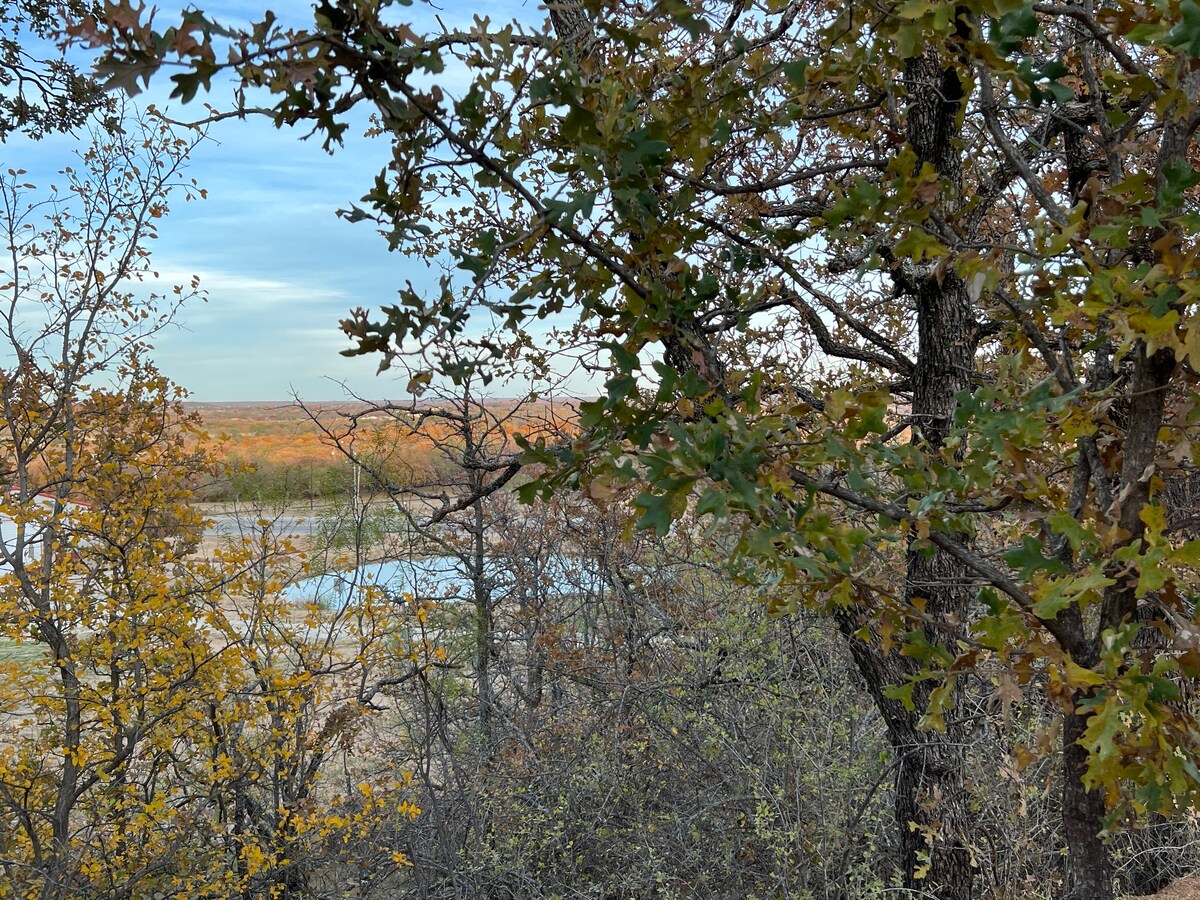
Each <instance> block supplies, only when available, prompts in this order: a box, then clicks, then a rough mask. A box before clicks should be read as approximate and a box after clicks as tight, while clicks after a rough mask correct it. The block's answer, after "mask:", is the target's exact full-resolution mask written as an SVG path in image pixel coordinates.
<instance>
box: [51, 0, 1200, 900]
mask: <svg viewBox="0 0 1200 900" xmlns="http://www.w3.org/2000/svg"><path fill="white" fill-rule="evenodd" d="M390 6H391V4H389V3H386V2H367V3H363V2H355V3H350V2H333V0H327V2H324V3H321V4H318V6H317V7H316V10H315V16H314V19H313V22H312V24H311V26H309V27H306V28H294V29H293V28H286V27H284V26H283V25H281V24H280V23H278V22H277V21H276V20H275V19H274V18H273V17H271V16H267V17H266V18H264V19H263V20H262V21H260V22H259V23H257V24H256V25H255V26H254V27H253V28H248V29H240V28H236V27H228V26H224V25H221V24H219V23H216V22H214V21H212V20H211V19H210V18H209V17H207V16H206V15H205V14H204V13H202V12H197V11H192V12H188V13H186V14H185V15H184V17H183V19H182V20H181V22H180V24H179V25H177V26H174V27H171V28H167V29H165V30H159V29H160V26H159V25H157V24H152V23H150V22H149V21H148V20H146V19H145V17H144V16H141V15H139V14H138V13H137V12H136V11H135V10H130V8H129V5H128V4H127V3H126V4H118V5H117V6H116V7H114V9H115V10H116V12H114V13H113V14H112V15H111V16H110V18H109V19H108V21H107V22H100V21H97V20H93V19H89V20H85V21H84V22H83V23H82V24H81V25H80V26H79V27H78V28H77V29H75V31H74V33H75V34H76V35H78V36H81V37H84V38H86V39H87V40H88V41H90V42H91V43H92V44H93V46H96V47H98V48H100V50H101V57H100V61H99V63H98V66H99V70H100V71H101V72H103V73H105V74H106V75H108V76H110V77H112V79H113V80H114V81H115V82H116V83H120V84H124V85H126V86H135V85H136V84H137V82H138V80H139V79H143V78H147V79H148V78H150V77H152V76H153V74H154V72H155V71H156V70H157V69H158V68H159V67H160V66H161V65H162V63H163V62H164V61H166V60H167V59H171V60H172V61H181V62H182V63H183V69H182V71H179V72H178V73H177V74H174V75H172V79H173V81H174V83H175V85H176V90H175V92H176V95H177V96H179V97H180V98H181V99H183V100H185V101H186V100H190V99H192V97H194V96H195V94H196V93H197V92H198V91H199V90H200V89H201V88H207V87H208V86H209V85H210V84H212V83H213V80H214V78H215V76H216V75H217V74H218V73H225V72H228V73H232V74H233V75H234V77H235V78H236V79H237V83H238V89H237V91H236V93H235V95H234V96H233V97H232V98H231V101H232V106H231V107H230V108H229V109H228V110H227V111H226V112H224V113H221V114H219V115H240V114H243V113H244V112H245V111H246V110H247V109H257V110H259V111H262V112H265V113H267V114H268V115H271V116H272V117H274V119H275V121H276V122H277V123H278V124H280V125H283V124H304V125H305V126H308V127H311V128H314V129H315V130H316V131H317V132H319V133H321V134H322V135H324V136H325V138H326V140H327V144H328V145H329V146H332V145H335V144H336V143H337V142H338V141H340V140H341V138H342V137H343V135H344V133H345V130H346V128H347V127H348V124H349V119H348V114H349V113H350V111H351V110H354V109H357V108H362V107H366V108H368V109H369V110H370V111H371V112H372V114H373V115H374V116H375V122H376V131H377V133H379V134H380V135H382V136H384V137H386V138H387V139H388V140H390V141H391V143H392V148H391V149H392V153H391V160H390V162H389V163H388V166H387V167H386V168H385V169H384V171H382V172H381V173H380V175H379V177H378V178H377V179H376V180H375V182H374V184H373V185H372V186H371V187H370V189H369V190H368V192H367V193H366V194H365V195H364V197H363V200H362V201H361V205H354V206H352V207H351V208H350V209H349V210H347V211H345V213H344V215H346V216H347V217H348V218H350V219H351V220H368V221H370V222H373V223H374V224H376V225H377V227H379V228H380V229H381V230H382V231H383V232H384V233H385V235H386V237H387V239H388V240H389V241H390V242H391V244H392V246H393V247H395V248H398V249H403V250H406V251H408V252H411V253H413V254H414V255H415V256H417V257H424V258H426V259H434V258H438V257H440V256H442V255H450V256H452V257H454V258H455V259H456V260H457V263H458V270H459V272H461V276H458V277H454V278H451V277H447V278H445V279H444V280H443V282H442V286H441V289H440V291H438V290H435V291H433V292H431V293H422V292H420V291H418V290H416V289H414V288H413V287H412V286H411V285H410V286H409V287H407V288H405V289H403V290H401V291H400V295H399V301H398V302H397V303H396V304H395V305H393V306H388V307H384V308H383V309H381V310H380V311H378V312H377V313H371V312H368V311H361V310H360V311H356V312H355V313H353V314H352V315H351V316H350V317H349V318H348V319H347V321H346V322H345V323H344V326H343V327H344V329H345V330H346V332H347V333H348V334H349V335H350V336H351V337H352V338H353V339H354V340H355V342H356V351H357V352H361V353H370V354H379V355H381V356H382V359H383V360H384V362H385V363H387V362H388V361H389V360H392V359H394V358H396V357H398V356H401V355H403V354H405V353H406V352H408V351H410V350H412V349H413V348H414V346H419V345H420V344H421V342H426V345H428V343H429V342H434V341H436V340H438V339H439V336H443V335H454V334H458V333H461V332H463V330H464V329H465V328H466V327H467V323H468V322H469V321H471V317H472V315H474V314H477V313H479V312H480V311H486V312H488V313H490V314H492V315H494V316H497V317H499V318H500V320H502V321H503V322H505V323H506V325H507V327H508V328H509V329H511V330H515V331H518V332H520V331H522V330H523V329H526V328H528V327H529V326H530V324H531V323H534V322H536V321H537V320H538V319H542V318H545V317H548V316H555V315H557V314H559V313H562V312H564V311H567V312H569V313H570V314H571V315H572V316H574V317H575V318H576V320H577V322H578V325H577V330H576V332H575V335H574V340H576V341H577V342H582V343H585V344H587V345H588V346H589V347H590V348H591V350H592V351H593V355H592V356H591V357H589V359H590V360H591V362H592V364H593V365H594V366H595V368H596V371H597V372H598V373H599V377H600V378H601V379H602V381H603V388H602V391H601V396H600V397H599V399H596V400H595V401H592V402H588V403H585V404H583V406H582V415H581V418H580V425H581V427H582V428H583V429H584V432H583V434H582V435H581V436H580V437H579V438H577V439H575V440H573V441H571V442H569V443H568V444H566V445H563V446H557V447H551V446H538V445H531V446H530V448H529V458H530V459H533V460H537V461H538V462H541V463H544V464H546V465H548V466H549V467H550V473H551V474H549V475H547V476H546V477H545V478H543V479H542V480H541V481H540V482H538V483H535V484H534V485H532V486H531V487H530V488H529V489H528V490H529V492H530V493H535V492H536V491H538V490H539V488H540V489H541V490H543V491H553V490H556V489H561V488H562V487H564V486H568V487H576V486H588V489H589V490H590V491H592V492H593V493H597V492H603V491H606V490H612V489H613V486H616V485H619V484H621V483H624V482H628V481H631V480H632V481H635V482H637V483H639V484H641V485H642V486H643V491H642V493H641V495H640V497H639V499H638V501H637V504H638V508H639V509H640V523H641V525H642V526H644V527H646V528H653V529H655V530H657V531H659V532H660V533H667V532H669V531H670V529H671V528H672V523H673V522H674V521H675V520H676V519H678V518H679V517H680V516H681V515H682V514H683V513H684V512H685V510H687V509H689V508H694V509H695V510H696V511H697V512H698V513H700V514H701V515H702V516H707V517H710V518H711V519H713V520H716V521H719V522H721V523H727V524H728V525H729V526H730V527H734V528H736V529H738V530H739V532H740V541H739V547H738V553H737V554H736V556H735V559H734V561H733V562H734V564H736V565H738V566H741V567H742V571H743V574H744V576H745V577H748V578H755V579H757V580H759V581H762V582H770V581H772V580H783V581H787V582H789V583H791V584H793V585H797V586H799V587H801V588H802V589H801V590H800V591H799V592H798V594H797V596H801V597H803V598H804V600H805V602H806V603H808V604H810V605H812V606H814V607H817V608H821V609H824V610H827V611H829V612H830V613H831V614H832V615H833V616H834V617H835V618H836V619H837V620H838V622H839V623H840V625H841V626H842V628H843V630H844V631H845V632H846V633H847V635H849V636H850V637H851V638H852V644H851V646H852V648H853V650H854V653H855V656H856V658H857V660H858V665H859V670H860V672H861V673H862V675H863V677H864V679H865V681H866V683H867V684H868V686H869V687H870V689H871V691H872V693H873V694H874V696H875V699H876V704H877V706H878V709H879V711H880V713H881V714H882V716H883V718H884V720H885V721H886V723H887V726H888V731H889V735H890V738H891V741H892V743H893V747H894V750H895V752H896V753H897V754H898V756H899V758H900V760H901V762H900V766H899V775H898V779H897V785H896V798H897V809H896V811H897V816H898V825H899V828H900V831H901V835H902V836H901V843H902V859H901V865H902V866H903V869H904V872H905V874H906V881H907V884H908V885H909V886H910V887H918V886H924V887H927V888H928V889H930V890H932V891H933V892H934V893H935V894H936V895H937V896H939V897H944V898H952V897H967V896H970V894H971V890H972V887H971V885H972V872H973V865H972V858H973V854H974V853H975V851H976V848H977V836H975V835H973V834H972V822H971V817H970V816H969V815H968V812H967V810H968V805H967V796H966V790H967V789H966V786H965V784H964V777H963V776H964V773H963V756H962V750H961V747H962V744H963V741H964V738H965V737H966V735H967V734H968V732H969V728H970V725H969V723H968V722H966V721H965V720H964V718H963V717H962V716H961V715H960V713H959V711H958V709H957V708H956V704H955V701H956V698H957V697H958V696H959V695H960V693H961V691H962V690H963V689H964V685H966V684H967V683H968V682H969V681H971V679H972V678H975V677H976V676H978V678H979V679H980V680H983V681H985V682H986V680H987V679H990V678H992V677H997V676H995V675H994V673H996V672H998V671H1002V672H1005V673H1007V675H1006V677H1008V678H1010V679H1012V681H1011V683H1013V684H1019V685H1023V686H1025V688H1026V690H1028V691H1029V692H1030V693H1031V695H1033V694H1039V693H1040V694H1042V695H1044V696H1045V697H1046V698H1047V699H1048V700H1049V701H1050V702H1052V703H1054V704H1057V706H1058V708H1059V709H1060V710H1061V713H1062V766H1063V778H1062V784H1063V797H1062V810H1063V838H1064V841H1065V844H1066V847H1065V849H1066V855H1065V870H1064V878H1065V883H1066V888H1065V890H1066V896H1067V897H1069V898H1104V897H1109V896H1111V894H1112V886H1111V883H1110V882H1111V877H1110V876H1111V871H1110V866H1109V864H1108V862H1107V860H1108V856H1107V851H1106V846H1105V843H1104V840H1103V832H1104V830H1105V829H1106V828H1110V827H1112V826H1113V825H1115V824H1116V823H1119V822H1121V821H1125V820H1135V819H1137V818H1138V817H1142V816H1146V815H1149V814H1152V813H1161V814H1164V815H1174V814H1177V813H1178V812H1179V811H1180V810H1181V809H1183V808H1185V807H1188V806H1191V805H1193V804H1194V802H1195V801H1196V799H1197V795H1198V792H1200V768H1198V767H1197V764H1196V756H1197V749H1198V741H1200V727H1198V723H1197V721H1196V718H1195V715H1194V713H1193V711H1192V710H1191V709H1190V708H1189V707H1188V705H1187V704H1186V703H1183V702H1181V701H1180V698H1181V688H1180V684H1181V683H1186V682H1188V681H1189V680H1191V679H1193V678H1194V677H1195V676H1196V675H1197V674H1200V645H1198V644H1197V640H1198V639H1197V634H1198V633H1200V629H1197V628H1196V626H1195V616H1196V605H1195V601H1194V597H1195V590H1196V580H1197V574H1198V573H1197V570H1196V563H1197V548H1198V547H1200V545H1198V544H1197V543H1196V541H1195V539H1193V538H1192V537H1191V531H1190V516H1189V515H1188V511H1187V510H1186V509H1181V508H1179V506H1178V505H1176V504H1172V503H1171V502H1170V500H1169V497H1170V495H1171V488H1172V486H1173V485H1176V486H1177V485H1180V484H1186V483H1187V482H1188V480H1189V479H1190V478H1191V477H1192V475H1191V473H1192V471H1193V465H1194V459H1193V450H1192V444H1191V437H1192V433H1193V429H1194V423H1195V419H1196V415H1197V412H1196V404H1195V402H1194V398H1195V392H1194V389H1193V386H1194V383H1195V379H1196V369H1197V353H1198V352H1200V351H1198V350H1197V347H1198V346H1200V345H1198V344H1197V340H1198V336H1200V329H1197V328H1196V327H1195V325H1194V323H1193V322H1192V318H1193V315H1192V307H1193V303H1194V302H1195V301H1194V298H1195V294H1196V280H1195V255H1196V250H1197V244H1196V239H1195V234H1196V230H1197V220H1196V206H1195V198H1196V192H1195V187H1196V185H1197V183H1198V182H1200V175H1197V171H1196V168H1195V166H1194V162H1195V158H1196V147H1195V143H1194V134H1195V130H1196V127H1197V125H1198V124H1200V67H1197V65H1196V59H1197V58H1198V57H1200V7H1197V6H1196V4H1195V3H1194V2H1192V0H1180V2H1174V0H1171V2H1164V3H1161V4H1156V5H1145V4H1141V3H1135V2H1131V0H1114V2H1112V3H1109V4H1107V5H1105V6H1103V7H1096V6H1094V5H1093V4H1090V3H1052V2H1032V0H1031V2H1020V0H956V2H941V0H887V2H872V3H868V4H845V3H825V2H819V0H811V2H788V0H763V2H757V3H744V2H740V0H739V2H730V3H724V2H715V0H714V2H705V3H691V4H688V3H682V2H674V0H663V2H658V3H654V4H641V3H632V2H619V0H614V2H601V0H595V2H567V0H563V2H561V3H555V4H551V6H550V9H549V21H548V22H546V23H545V24H543V25H541V26H539V27H535V28H522V27H520V26H517V25H512V26H497V25H495V24H493V23H492V22H490V21H488V20H486V19H478V20H476V21H475V23H474V24H473V25H472V26H470V27H469V28H464V29H462V30H443V31H442V32H440V33H433V34H426V35H421V34H418V33H417V32H416V31H415V30H414V29H413V28H412V27H410V26H408V25H404V24H401V23H399V22H398V21H397V19H396V17H395V16H394V15H393V13H392V11H391V10H390V8H389V7H390ZM451 60H453V61H454V63H455V65H456V67H457V69H458V70H459V71H462V70H465V71H466V72H467V73H469V83H468V84H467V85H466V87H465V88H464V87H459V88H454V87H452V84H454V83H455V82H452V81H451V80H450V79H445V82H444V83H443V81H442V79H441V75H442V73H443V71H444V69H445V68H446V66H447V64H448V63H449V62H450V61H451ZM256 92H257V93H256ZM264 95H265V96H264ZM485 346H486V344H485ZM444 374H446V375H449V376H451V377H462V376H464V375H465V374H466V373H465V372H464V370H463V369H462V368H461V367H457V366H454V365H451V366H448V367H446V371H445V373H444ZM1002 683H1003V684H1008V683H1009V682H1008V681H1004V682H1002ZM1043 743H1045V742H1043Z"/></svg>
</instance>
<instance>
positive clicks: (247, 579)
mask: <svg viewBox="0 0 1200 900" xmlns="http://www.w3.org/2000/svg"><path fill="white" fill-rule="evenodd" d="M192 145H193V140H191V139H183V138H180V137H179V136H177V135H176V134H174V133H173V132H172V131H171V130H170V129H169V128H167V127H166V126H165V125H164V124H162V123H161V122H160V121H156V120H155V119H153V118H135V117H132V116H128V117H127V118H126V120H125V122H124V125H123V128H121V129H117V130H112V131H108V130H105V131H103V132H99V131H98V132H96V133H94V134H93V144H92V145H91V147H90V148H89V149H88V150H87V151H85V152H84V153H83V154H82V155H81V165H80V166H79V167H78V169H76V170H66V171H65V172H64V177H65V178H66V183H65V190H64V191H62V192H52V193H51V194H50V195H49V196H48V197H46V196H40V197H39V196H38V195H36V194H34V193H33V192H34V191H35V188H34V187H33V186H32V185H29V184H27V183H25V181H24V176H23V173H21V172H19V171H18V170H15V169H14V170H12V171H11V172H10V173H9V175H8V176H7V178H4V179H3V180H0V202H2V203H3V210H2V217H0V227H2V228H3V229H4V231H5V238H6V243H7V248H8V251H9V253H8V255H7V257H6V263H5V266H4V278H3V282H4V285H3V288H2V289H0V290H2V291H3V294H4V299H5V301H6V302H5V303H4V305H3V311H2V312H0V472H2V473H3V474H2V478H3V483H4V485H5V489H4V490H3V491H2V492H0V896H4V897H21V898H43V900H51V898H75V897H84V896H86V897H102V898H117V897H143V896H186V897H213V898H216V897H221V898H226V897H234V896H238V897H246V898H249V897H275V896H285V895H287V896H296V895H298V894H300V893H302V892H303V891H304V890H306V889H307V886H308V885H310V884H316V883H318V882H320V881H321V879H326V880H327V879H328V878H329V877H331V876H329V874H328V871H327V870H328V869H329V867H330V866H329V864H330V863H332V862H336V860H337V857H338V854H344V853H345V852H347V851H346V849H345V848H351V847H352V848H356V849H357V850H359V851H360V852H361V851H362V849H363V848H368V849H371V850H372V851H373V852H374V854H375V856H376V857H377V863H376V865H375V867H374V871H375V872H376V873H377V877H379V878H380V879H386V877H387V874H388V872H394V871H395V870H396V869H397V868H398V867H399V866H401V865H402V864H403V858H402V857H401V856H399V854H395V853H393V852H392V851H391V849H390V848H389V847H387V846H386V845H385V844H384V843H383V842H382V841H381V840H379V839H378V835H379V833H380V828H381V827H382V823H385V822H386V821H387V820H388V817H389V816H392V815H411V814H412V813H413V812H414V810H413V808H412V807H411V805H410V804H407V803H405V801H404V799H403V794H404V781H403V778H402V777H401V778H396V777H395V776H393V775H389V776H388V777H387V778H377V777H375V776H374V775H373V774H372V773H371V771H370V770H369V765H368V763H367V762H364V763H362V764H357V763H353V762H352V760H353V759H355V758H356V757H358V756H359V755H361V738H362V736H363V735H364V733H365V732H364V725H365V724H366V723H367V720H368V712H367V710H368V706H367V703H366V701H371V700H376V699H377V697H376V695H377V694H378V693H379V691H380V686H381V685H385V684H387V683H390V680H395V679H389V677H388V676H387V675H385V674H384V673H383V672H382V671H381V670H380V657H381V654H382V653H383V652H385V651H386V652H388V653H389V654H391V653H394V651H395V648H396V646H397V645H398V644H399V643H401V642H403V641H404V640H405V639H406V638H405V634H406V632H405V628H406V624H407V622H408V615H407V612H406V611H405V610H404V608H403V607H397V606H395V605H393V604H392V603H390V602H384V600H385V599H386V598H382V597H380V596H378V592H375V593H372V592H370V591H364V592H359V593H358V594H355V595H353V596H351V597H350V598H348V599H347V600H346V601H345V602H344V603H343V604H342V605H341V606H339V607H337V608H323V607H314V608H310V609H308V610H303V609H301V610H296V609H294V608H293V607H292V605H290V604H289V603H287V602H286V601H285V600H284V599H283V597H282V591H283V588H284V586H285V585H286V583H287V580H288V579H289V578H290V577H292V576H294V575H295V574H296V573H297V572H301V571H303V568H304V565H305V562H304V560H303V558H302V556H301V555H299V554H297V553H295V552H294V550H293V548H290V547H289V546H288V545H286V543H281V542H279V541H278V540H277V539H275V538H273V536H272V535H271V533H270V528H269V527H268V526H269V523H267V525H266V526H264V527H263V528H261V529H259V530H258V532H257V533H256V537H255V539H254V540H250V539H243V540H239V541H236V542H233V543H231V544H230V545H229V546H228V547H226V548H224V549H223V550H222V551H221V552H219V553H216V554H214V555H213V556H212V558H210V559H206V558H203V557H201V556H200V555H199V554H197V553H196V552H195V551H196V549H197V545H198V543H199V539H200V537H201V536H202V534H203V531H204V528H205V525H206V523H205V521H204V519H203V516H202V515H201V514H200V513H199V512H198V511H197V510H196V509H195V508H194V507H193V506H192V505H191V502H190V501H191V497H192V488H191V485H193V484H194V483H195V480H196V477H197V474H198V473H203V472H205V471H211V470H212V469H213V468H214V467H215V465H216V458H215V456H214V454H213V451H212V449H211V448H210V447H209V446H208V445H207V443H206V442H205V440H204V439H203V435H201V434H199V431H198V428H199V426H198V422H197V420H196V419H195V418H193V417H189V416H188V415H187V414H186V413H185V412H184V410H183V409H182V406H181V403H182V399H183V396H184V394H183V391H182V390H181V389H180V388H178V387H176V386H174V385H173V384H171V383H170V382H169V381H168V380H167V379H166V378H164V377H163V376H162V375H161V374H159V373H158V371H157V370H156V369H155V367H154V366H153V364H152V363H151V362H150V361H149V355H148V354H149V351H150V347H149V344H148V341H149V339H150V338H151V336H152V335H153V334H154V333H155V332H156V331H157V330H159V329H160V328H162V327H163V326H164V325H165V324H167V323H168V322H169V321H170V320H171V316H172V314H173V313H174V311H175V308H176V306H177V305H178V303H180V302H182V301H183V300H184V299H185V298H186V297H187V295H188V293H189V292H188V291H187V290H186V289H183V288H180V289H177V290H176V291H175V292H174V294H173V295H171V297H170V299H166V298H163V297H155V296H153V295H151V296H149V297H146V296H145V294H144V292H142V291H139V290H138V285H137V282H138V281H139V280H140V278H141V277H142V276H144V275H145V274H146V273H148V272H149V258H148V254H147V251H146V241H147V239H148V238H150V237H151V236H153V234H154V229H155V223H156V222H157V221H158V220H160V219H161V218H162V216H163V215H164V214H165V213H166V211H167V205H166V200H167V197H168V195H169V194H170V193H171V191H172V190H173V189H177V188H181V189H182V190H184V191H185V192H188V193H189V194H194V193H197V192H198V191H197V189H196V188H195V187H194V185H193V184H192V183H191V182H189V181H187V180H186V179H184V178H183V175H182V171H183V165H184V162H185V160H186V156H187V153H188V152H189V150H190V149H191V147H192ZM30 198H32V199H30ZM194 289H195V286H194V285H193V291H194ZM412 657H416V658H415V659H414V658H412ZM406 659H409V661H411V662H412V664H413V671H415V670H416V668H417V667H418V666H419V660H420V657H419V655H418V654H415V653H409V654H407V655H406ZM389 674H390V673H389ZM401 677H403V676H401ZM334 763H337V767H338V769H339V770H340V771H341V772H343V773H345V776H344V777H345V778H346V779H349V777H350V775H351V774H353V775H354V779H353V781H352V782H350V781H349V780H347V782H346V783H344V784H334V783H332V782H331V781H330V780H329V779H327V778H326V775H327V773H328V772H329V771H330V770H331V768H333V764H334Z"/></svg>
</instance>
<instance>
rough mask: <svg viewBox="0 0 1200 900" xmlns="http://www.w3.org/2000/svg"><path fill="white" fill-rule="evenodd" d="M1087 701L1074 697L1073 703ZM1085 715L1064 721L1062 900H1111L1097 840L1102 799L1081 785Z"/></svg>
mask: <svg viewBox="0 0 1200 900" xmlns="http://www.w3.org/2000/svg"><path fill="white" fill-rule="evenodd" d="M1085 699H1087V698H1086V696H1085V695H1076V696H1075V697H1074V698H1072V702H1073V703H1079V702H1081V701H1083V700H1085ZM1087 720H1088V715H1087V714H1080V713H1068V714H1067V715H1066V717H1065V720H1064V722H1063V792H1062V805H1063V839H1064V841H1065V843H1066V846H1067V856H1066V859H1065V861H1064V863H1063V881H1064V888H1065V890H1064V893H1063V900H1111V898H1112V896H1113V889H1112V876H1113V872H1112V863H1111V861H1110V859H1109V852H1108V847H1106V846H1105V845H1104V841H1103V840H1101V838H1100V828H1101V823H1102V822H1103V821H1104V814H1105V808H1104V797H1103V796H1102V795H1101V794H1100V792H1099V791H1089V790H1086V789H1085V788H1084V786H1083V773H1084V771H1085V770H1086V768H1087V756H1088V754H1087V750H1086V749H1085V748H1084V747H1082V746H1080V745H1079V743H1078V741H1079V739H1080V738H1081V737H1082V736H1083V732H1084V729H1086V728H1087Z"/></svg>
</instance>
